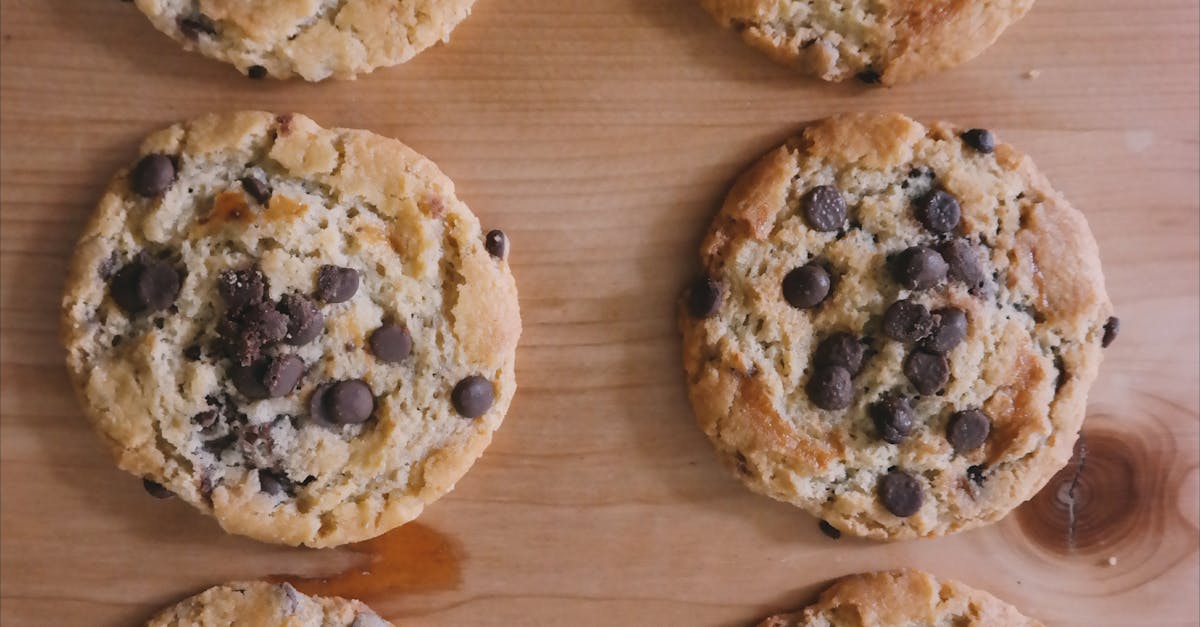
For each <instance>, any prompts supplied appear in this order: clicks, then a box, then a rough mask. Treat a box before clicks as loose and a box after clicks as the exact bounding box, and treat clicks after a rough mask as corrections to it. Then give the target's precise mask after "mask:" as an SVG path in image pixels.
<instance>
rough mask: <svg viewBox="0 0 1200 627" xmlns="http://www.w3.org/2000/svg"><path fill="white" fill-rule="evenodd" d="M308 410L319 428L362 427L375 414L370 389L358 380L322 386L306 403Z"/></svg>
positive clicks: (373, 398) (318, 387)
mask: <svg viewBox="0 0 1200 627" xmlns="http://www.w3.org/2000/svg"><path fill="white" fill-rule="evenodd" d="M308 410H309V413H310V415H311V416H312V419H313V420H314V421H316V422H317V423H319V424H323V425H327V426H338V425H356V424H362V423H364V422H366V421H367V420H368V419H369V418H370V417H371V414H373V413H375V396H374V395H373V394H372V393H371V387H370V386H368V385H367V384H366V382H365V381H362V380H360V379H350V380H346V381H335V382H332V383H323V384H321V385H319V386H317V389H316V390H315V391H314V392H313V395H312V397H311V398H310V399H309V401H308Z"/></svg>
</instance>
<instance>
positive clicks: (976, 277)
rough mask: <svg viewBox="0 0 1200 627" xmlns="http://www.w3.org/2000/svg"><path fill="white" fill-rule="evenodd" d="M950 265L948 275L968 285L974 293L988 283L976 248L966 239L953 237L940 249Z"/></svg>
mask: <svg viewBox="0 0 1200 627" xmlns="http://www.w3.org/2000/svg"><path fill="white" fill-rule="evenodd" d="M938 250H939V252H941V253H942V258H943V259H945V260H946V263H947V264H948V265H949V270H948V272H947V275H948V276H949V277H950V279H951V280H954V281H958V282H960V283H963V284H965V285H966V286H967V288H968V289H969V290H971V293H972V294H978V293H979V292H980V290H982V289H983V288H984V286H985V285H986V283H987V275H986V274H985V273H984V271H983V266H981V265H980V263H979V257H978V255H976V253H975V249H974V248H973V247H972V246H971V244H970V243H968V242H967V240H965V239H952V240H950V241H948V242H946V243H945V244H942V246H941V247H940V248H939V249H938Z"/></svg>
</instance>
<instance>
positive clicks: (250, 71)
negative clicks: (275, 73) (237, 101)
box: [246, 65, 267, 81]
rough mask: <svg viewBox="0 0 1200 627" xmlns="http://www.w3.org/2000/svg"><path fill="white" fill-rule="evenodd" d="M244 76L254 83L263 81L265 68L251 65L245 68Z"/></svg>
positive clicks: (265, 72) (265, 73)
mask: <svg viewBox="0 0 1200 627" xmlns="http://www.w3.org/2000/svg"><path fill="white" fill-rule="evenodd" d="M246 76H249V77H250V78H252V79H254V80H256V81H257V80H260V79H264V78H266V77H267V68H265V67H263V66H261V65H251V66H250V67H249V68H246Z"/></svg>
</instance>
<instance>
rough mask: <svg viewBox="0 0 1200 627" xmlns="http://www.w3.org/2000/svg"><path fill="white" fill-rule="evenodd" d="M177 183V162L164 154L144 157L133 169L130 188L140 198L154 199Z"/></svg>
mask: <svg viewBox="0 0 1200 627" xmlns="http://www.w3.org/2000/svg"><path fill="white" fill-rule="evenodd" d="M174 182H175V162H174V161H172V160H171V158H170V157H168V156H167V155H164V154H162V153H153V154H149V155H146V156H145V157H142V160H141V161H138V163H137V165H136V166H134V168H133V174H132V175H131V177H130V183H129V184H130V186H132V187H133V191H134V192H137V194H138V195H140V196H145V197H146V198H153V197H155V196H158V195H159V194H162V193H163V192H165V191H167V190H168V189H171V184H172V183H174Z"/></svg>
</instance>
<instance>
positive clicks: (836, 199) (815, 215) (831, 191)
mask: <svg viewBox="0 0 1200 627" xmlns="http://www.w3.org/2000/svg"><path fill="white" fill-rule="evenodd" d="M800 206H801V208H802V209H803V210H804V219H805V221H806V222H808V226H810V227H812V228H814V229H816V230H818V231H826V232H828V231H836V230H838V229H840V228H842V225H843V224H845V223H846V200H845V199H844V198H842V192H841V191H839V190H838V188H836V187H834V186H832V185H821V186H818V187H814V188H812V189H811V190H809V192H808V193H807V194H805V195H804V198H803V199H801V201H800Z"/></svg>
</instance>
